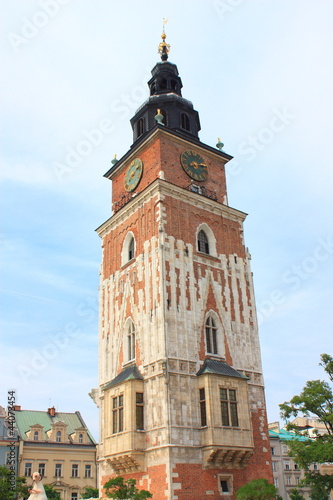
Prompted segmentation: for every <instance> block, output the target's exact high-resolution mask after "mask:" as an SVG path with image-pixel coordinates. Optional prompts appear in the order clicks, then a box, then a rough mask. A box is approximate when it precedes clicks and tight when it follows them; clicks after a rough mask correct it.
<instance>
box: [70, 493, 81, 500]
mask: <svg viewBox="0 0 333 500" xmlns="http://www.w3.org/2000/svg"><path fill="white" fill-rule="evenodd" d="M77 495H78V494H77V493H75V492H74V491H72V494H71V500H77V499H78V498H79V497H78V496H77Z"/></svg>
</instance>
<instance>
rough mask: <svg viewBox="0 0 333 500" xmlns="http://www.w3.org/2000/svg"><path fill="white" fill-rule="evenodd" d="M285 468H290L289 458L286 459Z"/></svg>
mask: <svg viewBox="0 0 333 500" xmlns="http://www.w3.org/2000/svg"><path fill="white" fill-rule="evenodd" d="M284 468H285V470H290V462H289V461H287V460H285V461H284Z"/></svg>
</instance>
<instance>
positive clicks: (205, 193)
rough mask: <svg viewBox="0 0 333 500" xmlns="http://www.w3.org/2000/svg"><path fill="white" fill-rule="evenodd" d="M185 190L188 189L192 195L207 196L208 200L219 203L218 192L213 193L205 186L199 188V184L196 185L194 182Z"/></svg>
mask: <svg viewBox="0 0 333 500" xmlns="http://www.w3.org/2000/svg"><path fill="white" fill-rule="evenodd" d="M185 189H187V191H191V192H192V193H197V194H200V195H201V196H205V197H206V198H210V199H211V200H215V201H217V194H216V191H211V190H210V189H207V188H206V187H204V186H198V185H197V184H194V183H193V182H192V183H191V184H190V185H189V186H186V188H185Z"/></svg>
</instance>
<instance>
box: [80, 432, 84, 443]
mask: <svg viewBox="0 0 333 500" xmlns="http://www.w3.org/2000/svg"><path fill="white" fill-rule="evenodd" d="M79 443H83V434H79Z"/></svg>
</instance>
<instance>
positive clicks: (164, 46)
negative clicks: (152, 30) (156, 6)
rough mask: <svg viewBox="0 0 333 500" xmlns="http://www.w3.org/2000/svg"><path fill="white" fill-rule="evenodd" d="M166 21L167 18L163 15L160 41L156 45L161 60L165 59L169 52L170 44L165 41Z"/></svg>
mask: <svg viewBox="0 0 333 500" xmlns="http://www.w3.org/2000/svg"><path fill="white" fill-rule="evenodd" d="M167 22H168V20H167V19H165V18H164V17H163V31H162V35H161V38H162V42H161V43H160V44H159V46H158V53H159V54H160V56H161V59H162V61H167V59H168V54H169V52H170V45H169V44H168V43H166V42H165V39H166V34H165V25H166V23H167Z"/></svg>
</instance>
